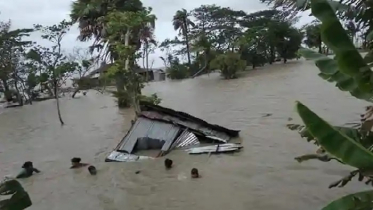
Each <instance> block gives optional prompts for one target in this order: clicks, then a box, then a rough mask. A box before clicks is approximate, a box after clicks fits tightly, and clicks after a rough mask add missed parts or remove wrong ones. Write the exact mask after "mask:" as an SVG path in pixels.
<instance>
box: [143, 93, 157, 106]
mask: <svg viewBox="0 0 373 210" xmlns="http://www.w3.org/2000/svg"><path fill="white" fill-rule="evenodd" d="M140 101H145V102H148V103H151V104H154V105H158V104H160V103H161V102H162V99H161V98H159V97H158V95H157V94H156V93H153V94H151V95H150V96H145V95H140Z"/></svg>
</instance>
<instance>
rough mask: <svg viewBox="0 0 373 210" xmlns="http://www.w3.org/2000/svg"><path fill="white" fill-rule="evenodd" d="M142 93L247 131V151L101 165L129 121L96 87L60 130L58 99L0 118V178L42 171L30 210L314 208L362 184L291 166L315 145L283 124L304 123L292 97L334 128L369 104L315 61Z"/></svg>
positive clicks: (338, 171) (335, 171)
mask: <svg viewBox="0 0 373 210" xmlns="http://www.w3.org/2000/svg"><path fill="white" fill-rule="evenodd" d="M145 92H147V93H152V92H156V93H158V94H159V96H160V97H161V98H162V99H163V102H162V105H165V106H169V107H171V108H174V109H177V110H182V111H185V112H189V113H190V114H193V115H196V116H198V117H201V118H203V119H205V120H207V121H209V122H212V123H217V124H221V125H223V126H227V127H230V128H233V129H241V134H240V135H241V140H242V142H243V145H244V147H245V148H244V150H243V151H242V152H240V153H236V154H233V155H212V156H210V157H209V156H208V155H200V156H189V155H188V154H185V152H183V151H173V152H172V153H171V154H169V155H168V156H167V157H168V158H171V159H173V160H174V163H175V168H173V169H172V170H170V171H165V170H164V167H163V160H164V158H160V159H157V160H149V161H144V162H137V163H104V159H105V157H106V155H107V154H108V153H109V152H110V151H111V150H112V149H113V148H114V147H115V146H116V144H117V143H118V142H119V141H120V139H121V138H122V136H123V135H124V134H125V132H126V130H127V129H128V127H129V124H130V120H131V119H132V116H133V115H132V112H131V111H129V110H124V111H123V110H118V109H117V108H116V107H115V102H114V100H113V99H112V98H111V97H109V96H106V95H101V94H96V92H95V91H90V92H89V93H88V94H87V97H83V96H82V97H80V98H78V99H70V98H66V99H62V101H61V107H62V114H63V118H64V120H65V122H66V126H64V127H61V126H60V125H59V122H58V118H57V114H56V110H55V102H54V101H45V102H40V103H35V104H34V105H32V106H25V107H22V108H15V109H9V110H6V111H5V112H3V113H2V114H1V115H0V176H1V177H3V176H5V175H9V174H13V175H14V174H16V173H17V172H18V171H19V169H20V166H21V165H22V163H23V162H24V161H28V160H30V161H33V162H34V165H35V167H36V168H38V169H39V170H41V171H42V173H40V174H37V175H35V176H33V177H31V178H29V179H25V180H22V181H21V182H22V184H23V185H24V187H25V188H26V190H27V191H28V192H29V194H30V195H31V198H32V201H33V206H31V207H30V208H29V209H30V210H66V209H74V210H75V209H76V210H81V209H89V210H116V209H118V210H119V209H120V210H122V209H127V210H159V209H162V210H171V209H172V210H185V209H198V210H210V209H215V210H227V209H234V210H241V209H242V210H247V209H261V210H289V209H304V210H311V209H312V210H314V209H319V208H321V207H322V206H324V205H326V204H327V203H328V202H329V201H331V200H333V199H336V198H338V197H340V196H342V195H345V194H347V193H352V192H356V191H360V190H362V189H364V188H365V186H364V185H363V184H360V183H357V181H356V182H355V181H354V182H352V183H350V184H349V185H347V187H345V188H338V189H328V187H327V186H328V185H329V184H330V183H331V182H333V181H336V180H337V179H339V178H341V176H344V175H346V174H347V173H348V172H349V170H350V168H348V167H345V166H341V165H340V164H337V163H321V162H317V161H310V162H305V163H302V164H299V163H297V162H296V161H295V160H294V157H295V156H298V155H302V154H305V153H313V152H314V151H315V150H316V149H317V148H316V147H315V146H314V145H312V144H310V143H307V142H306V141H305V140H303V139H301V138H300V137H299V136H298V134H297V133H296V132H294V131H290V130H288V129H287V128H286V127H285V125H286V124H287V123H289V121H288V119H289V117H291V118H294V120H293V121H294V122H299V118H297V115H296V113H295V111H294V101H295V100H299V101H301V102H303V103H304V104H306V105H307V106H309V107H310V108H311V109H312V110H314V111H316V112H317V113H318V114H320V115H322V116H323V117H324V119H326V120H328V121H329V122H331V123H333V124H343V123H346V122H352V121H357V120H359V114H361V113H362V112H363V110H364V109H363V107H364V106H365V105H366V103H364V102H362V101H358V100H356V99H354V98H352V97H351V96H349V95H348V94H347V93H343V92H340V91H339V90H338V89H337V88H335V87H333V85H332V84H330V83H327V82H325V81H323V80H322V79H321V78H318V76H317V70H316V68H315V66H314V65H313V63H312V62H308V61H301V60H300V61H293V62H290V63H288V64H276V65H273V66H266V67H263V68H262V69H259V70H256V71H250V72H248V73H245V75H243V76H242V77H241V78H239V79H236V80H229V81H225V80H221V79H220V78H219V75H217V74H210V75H204V76H202V77H200V78H196V79H189V80H184V81H170V82H157V83H151V84H149V85H148V87H146V88H145ZM266 114H272V115H271V116H267V117H265V116H266ZM74 156H79V157H82V159H83V161H84V162H89V163H92V164H94V165H95V166H96V167H97V168H98V175H97V176H90V175H88V172H87V170H86V169H78V170H70V169H69V166H70V159H71V158H72V157H74ZM193 167H196V168H198V169H199V170H200V173H201V175H202V176H203V177H202V178H201V179H197V180H191V179H190V178H189V172H190V169H191V168H193ZM136 171H140V173H139V174H135V172H136Z"/></svg>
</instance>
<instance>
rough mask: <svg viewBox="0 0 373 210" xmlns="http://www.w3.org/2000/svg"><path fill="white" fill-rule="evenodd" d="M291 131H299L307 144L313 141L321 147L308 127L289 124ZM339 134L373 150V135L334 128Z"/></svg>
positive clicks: (350, 128)
mask: <svg viewBox="0 0 373 210" xmlns="http://www.w3.org/2000/svg"><path fill="white" fill-rule="evenodd" d="M286 126H287V127H288V128H289V129H290V130H296V131H298V133H299V135H300V136H301V137H302V138H305V139H306V140H307V142H311V141H313V142H314V144H316V145H319V144H318V142H317V140H316V139H315V137H313V136H312V135H311V133H310V132H309V131H308V129H307V127H306V126H304V125H299V124H287V125H286ZM333 127H334V128H335V129H336V130H338V131H339V132H341V133H343V134H345V135H346V136H348V137H350V138H351V139H353V140H354V141H356V142H358V143H360V144H361V145H363V147H365V148H367V149H368V148H371V147H372V145H373V134H372V133H370V132H362V131H360V130H359V129H358V128H352V127H345V126H333Z"/></svg>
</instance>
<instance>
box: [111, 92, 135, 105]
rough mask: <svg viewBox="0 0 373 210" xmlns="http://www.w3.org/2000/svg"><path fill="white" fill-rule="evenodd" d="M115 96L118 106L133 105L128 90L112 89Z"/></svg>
mask: <svg viewBox="0 0 373 210" xmlns="http://www.w3.org/2000/svg"><path fill="white" fill-rule="evenodd" d="M111 93H112V94H113V96H114V97H115V98H116V100H117V103H118V107H120V108H129V107H130V106H131V100H132V99H131V97H130V94H129V93H128V92H127V91H112V92H111Z"/></svg>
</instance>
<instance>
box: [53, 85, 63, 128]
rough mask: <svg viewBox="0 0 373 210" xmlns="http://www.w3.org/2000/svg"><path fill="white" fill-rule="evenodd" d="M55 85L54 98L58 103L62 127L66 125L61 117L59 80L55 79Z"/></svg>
mask: <svg viewBox="0 0 373 210" xmlns="http://www.w3.org/2000/svg"><path fill="white" fill-rule="evenodd" d="M53 80H54V81H53V83H54V84H53V85H54V97H55V99H56V102H57V114H58V119H59V120H60V123H61V126H63V125H65V123H64V122H63V120H62V116H61V110H60V99H59V95H58V84H57V79H53Z"/></svg>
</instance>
